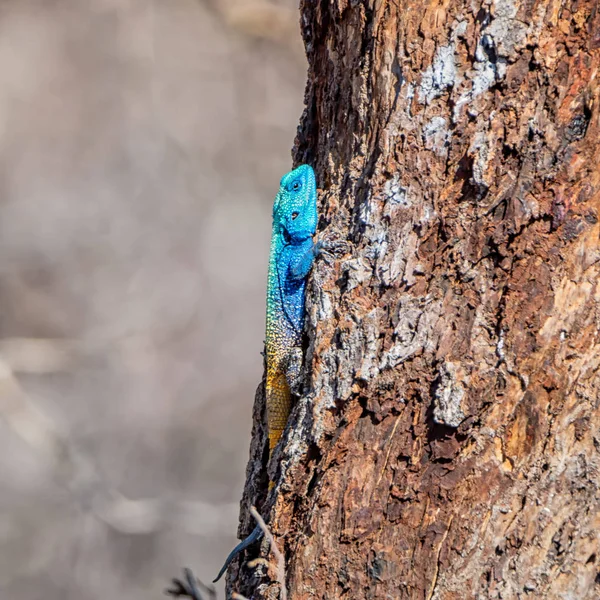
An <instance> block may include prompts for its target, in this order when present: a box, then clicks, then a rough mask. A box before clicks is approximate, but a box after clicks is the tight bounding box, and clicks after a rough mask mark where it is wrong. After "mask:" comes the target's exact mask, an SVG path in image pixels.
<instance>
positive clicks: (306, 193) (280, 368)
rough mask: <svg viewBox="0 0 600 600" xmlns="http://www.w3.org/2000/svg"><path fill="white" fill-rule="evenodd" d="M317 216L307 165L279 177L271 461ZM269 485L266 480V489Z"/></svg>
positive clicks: (293, 382)
mask: <svg viewBox="0 0 600 600" xmlns="http://www.w3.org/2000/svg"><path fill="white" fill-rule="evenodd" d="M317 218H318V217H317V184H316V179H315V173H314V171H313V169H312V167H310V166H309V165H300V166H299V167H297V168H296V169H293V170H292V171H290V172H289V173H286V174H285V175H284V176H283V177H282V178H281V182H280V184H279V191H278V192H277V195H276V196H275V201H274V203H273V226H272V233H271V249H270V253H269V272H268V277H267V318H266V340H265V356H266V371H267V376H266V385H265V396H266V417H267V436H268V443H269V459H270V458H271V457H272V456H273V451H274V449H275V446H276V445H277V443H278V442H279V440H280V438H281V436H282V434H283V431H284V429H285V426H286V424H287V420H288V417H289V414H290V411H291V403H292V391H293V390H295V389H296V387H297V385H298V383H299V380H300V372H301V366H302V349H301V344H302V330H303V327H304V297H305V291H306V280H307V277H308V273H309V271H310V269H311V266H312V264H313V261H314V258H315V256H317V255H318V254H320V252H321V251H324V249H323V244H321V243H320V242H316V243H315V242H314V241H313V236H314V234H315V232H316V229H317ZM273 485H274V484H273V482H272V481H270V482H269V490H271V489H272V488H273ZM261 535H262V530H261V529H260V527H259V526H258V525H257V526H256V527H255V528H254V530H253V531H252V533H251V534H250V535H249V536H248V537H247V538H246V539H244V540H242V541H241V542H240V543H239V544H238V545H237V546H236V547H235V548H234V549H233V550H232V551H231V553H230V554H229V556H228V557H227V559H226V560H225V564H224V565H223V567H222V568H221V570H220V572H219V574H218V575H217V577H216V579H215V580H214V581H213V583H214V582H217V581H218V580H219V579H220V578H221V576H222V575H223V573H224V572H225V571H226V569H227V567H228V566H229V564H230V563H231V561H232V560H233V559H234V558H235V557H236V556H237V555H238V554H239V553H240V552H241V551H242V550H245V549H246V548H247V547H248V546H249V545H250V544H252V543H254V542H255V541H257V540H258V539H259V538H260V537H261Z"/></svg>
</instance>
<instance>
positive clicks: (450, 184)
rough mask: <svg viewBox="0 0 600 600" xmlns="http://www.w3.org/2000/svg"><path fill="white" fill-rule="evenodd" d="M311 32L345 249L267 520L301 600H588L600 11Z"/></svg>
mask: <svg viewBox="0 0 600 600" xmlns="http://www.w3.org/2000/svg"><path fill="white" fill-rule="evenodd" d="M301 10H302V17H301V25H302V28H303V34H304V37H305V42H306V47H307V54H308V58H309V64H310V66H309V76H308V86H307V92H306V105H307V108H306V111H305V114H304V116H303V119H302V124H301V127H300V130H299V134H298V140H297V145H296V149H295V156H296V159H297V162H304V161H306V162H309V163H311V164H314V165H315V167H316V170H317V174H318V181H319V185H320V188H321V189H322V192H321V194H320V213H321V215H322V216H321V221H320V227H319V235H320V236H321V237H323V238H328V239H339V240H344V241H347V242H350V247H351V249H350V250H349V251H348V253H347V254H346V255H345V256H344V257H343V258H342V259H337V260H334V261H331V260H330V261H320V262H319V263H318V265H317V266H316V268H315V270H314V272H313V274H312V277H311V284H310V292H309V298H308V302H307V311H308V323H307V332H308V333H307V358H306V366H307V374H308V379H307V383H306V390H305V392H306V393H305V394H304V395H303V397H301V398H299V399H298V401H297V403H296V406H295V409H294V412H293V414H292V419H291V424H290V427H289V428H288V432H287V434H286V437H285V438H284V443H283V444H282V448H281V451H280V455H279V456H278V458H279V460H278V461H276V462H277V469H278V470H277V477H278V486H277V489H276V490H275V493H274V494H272V495H271V498H270V500H269V501H267V502H266V503H264V504H263V506H262V510H263V514H264V515H265V516H266V517H267V522H268V523H269V524H270V526H271V529H272V531H273V533H274V534H275V535H276V537H277V539H279V540H280V545H281V546H282V547H284V548H285V553H286V560H287V586H288V590H289V593H290V597H291V598H328V599H332V598H411V599H413V598H414V599H425V600H432V599H444V600H450V599H457V600H458V599H461V600H462V599H464V598H521V597H525V596H528V595H529V596H530V597H535V598H574V599H575V598H577V599H579V598H598V597H600V541H599V537H598V536H599V534H598V531H599V529H600V493H599V489H598V483H597V482H598V466H599V459H600V453H599V452H600V431H599V426H600V393H599V392H600V376H599V371H598V369H599V365H600V345H599V340H598V334H599V329H600V309H599V303H600V287H599V286H598V277H599V274H600V273H599V272H600V245H599V233H600V225H599V224H598V209H599V205H600V168H599V166H598V165H599V164H600V141H599V127H600V124H599V100H600V98H599V87H598V83H597V81H598V78H597V75H598V67H599V66H600V50H599V48H600V9H599V8H598V5H597V2H596V0H572V1H561V0H495V1H494V0H492V1H490V2H482V1H481V0H454V1H452V2H451V1H449V0H399V1H397V2H384V1H376V2H368V1H365V2H359V1H344V0H332V1H330V2H312V1H304V2H303V5H302V7H301ZM257 398H258V401H257V409H256V414H255V418H256V419H257V421H258V420H259V419H260V413H261V396H260V394H258V396H257ZM255 434H256V436H255V440H254V445H253V456H252V457H251V465H250V468H249V471H248V473H249V482H248V486H247V494H246V497H245V503H246V504H247V503H248V502H250V501H252V502H257V501H259V500H260V498H259V492H258V491H257V490H259V489H263V490H264V487H265V478H264V473H263V474H262V475H261V474H260V472H261V470H260V469H259V468H257V464H264V458H265V456H264V452H262V448H263V444H262V441H261V430H260V426H259V425H257V426H256V431H255ZM261 461H262V463H261ZM260 477H262V480H260ZM263 494H264V492H263ZM250 526H251V524H250V523H249V521H248V518H247V515H246V516H244V521H243V527H242V532H247V531H248V530H249V528H250ZM263 551H264V547H263ZM230 587H232V588H233V589H236V590H239V591H243V592H244V593H246V594H247V595H248V596H252V597H255V598H259V597H268V598H275V597H277V591H278V590H277V586H276V584H274V583H272V579H270V577H269V573H268V572H267V571H266V570H265V569H263V570H262V571H261V570H260V569H259V570H258V571H257V570H256V569H255V570H252V569H248V568H246V567H241V568H240V569H239V571H238V570H235V571H233V572H232V574H231V575H230Z"/></svg>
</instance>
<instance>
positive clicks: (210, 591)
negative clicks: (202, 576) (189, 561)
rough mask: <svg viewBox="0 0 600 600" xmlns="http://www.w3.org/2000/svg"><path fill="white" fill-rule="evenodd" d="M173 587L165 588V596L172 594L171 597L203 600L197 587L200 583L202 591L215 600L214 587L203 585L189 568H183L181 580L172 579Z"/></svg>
mask: <svg viewBox="0 0 600 600" xmlns="http://www.w3.org/2000/svg"><path fill="white" fill-rule="evenodd" d="M172 583H173V587H172V588H169V589H167V590H165V594H166V595H167V596H173V598H190V599H191V600H204V597H203V596H202V594H201V593H200V590H199V589H198V585H200V586H201V587H202V589H203V591H204V592H205V593H206V594H207V596H208V597H209V598H211V599H212V600H215V599H216V597H217V593H216V591H215V588H214V587H212V586H207V585H204V583H202V582H201V581H200V580H199V579H198V578H197V577H196V576H195V575H194V573H193V572H192V570H191V569H187V568H186V569H184V570H183V580H181V579H176V578H175V579H172Z"/></svg>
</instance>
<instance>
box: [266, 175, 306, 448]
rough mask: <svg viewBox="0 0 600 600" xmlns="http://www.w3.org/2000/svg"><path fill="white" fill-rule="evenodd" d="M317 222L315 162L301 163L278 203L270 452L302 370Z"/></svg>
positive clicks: (270, 302) (271, 308)
mask: <svg viewBox="0 0 600 600" xmlns="http://www.w3.org/2000/svg"><path fill="white" fill-rule="evenodd" d="M295 188H298V189H295ZM316 228H317V189H316V182H315V176H314V172H313V170H312V168H311V167H309V166H308V165H302V166H300V167H298V168H297V169H295V170H293V171H291V172H290V173H288V174H287V175H284V177H283V178H282V179H281V184H280V187H279V192H278V194H277V196H276V198H275V202H274V205H273V231H272V235H271V252H270V255H269V275H268V279H267V326H266V353H267V382H266V396H267V428H268V432H269V456H271V455H272V454H273V450H274V449H275V446H276V445H277V443H278V442H279V439H280V438H281V435H282V433H283V430H284V429H285V426H286V424H287V420H288V417H289V415H290V409H291V394H290V384H291V385H293V384H294V383H295V379H297V377H298V374H299V370H300V362H301V352H299V349H300V346H301V341H302V328H303V325H304V294H305V288H306V277H307V275H308V272H309V271H310V268H311V266H312V263H313V259H314V256H315V249H316V246H315V244H314V243H313V240H312V237H313V235H314V234H315V230H316Z"/></svg>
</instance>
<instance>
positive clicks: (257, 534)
mask: <svg viewBox="0 0 600 600" xmlns="http://www.w3.org/2000/svg"><path fill="white" fill-rule="evenodd" d="M261 536H262V529H261V528H260V525H257V526H256V527H255V528H254V530H253V531H252V533H251V534H250V535H249V536H248V537H247V538H246V539H245V540H242V541H241V542H240V543H239V544H238V545H237V546H236V547H235V548H234V549H233V550H232V551H231V552H230V553H229V556H228V557H227V558H226V559H225V564H224V565H223V566H222V567H221V570H220V571H219V574H218V575H217V576H216V577H215V579H213V583H217V581H219V579H221V577H222V576H223V573H225V571H226V570H227V567H228V566H229V565H230V564H231V561H232V560H233V559H234V558H235V557H236V556H237V555H238V554H239V553H240V552H241V551H242V550H245V549H246V548H247V547H248V546H249V545H250V544H253V543H254V542H256V540H258V539H260V537H261Z"/></svg>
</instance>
